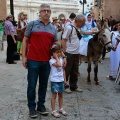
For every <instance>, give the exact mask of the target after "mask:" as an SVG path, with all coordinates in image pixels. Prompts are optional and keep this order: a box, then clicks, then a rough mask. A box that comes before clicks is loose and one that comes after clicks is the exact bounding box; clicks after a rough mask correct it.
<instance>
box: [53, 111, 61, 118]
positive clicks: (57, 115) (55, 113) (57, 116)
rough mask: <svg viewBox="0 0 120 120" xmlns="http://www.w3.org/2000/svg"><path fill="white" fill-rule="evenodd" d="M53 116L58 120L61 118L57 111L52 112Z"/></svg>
mask: <svg viewBox="0 0 120 120" xmlns="http://www.w3.org/2000/svg"><path fill="white" fill-rule="evenodd" d="M51 114H52V115H53V116H54V117H56V118H60V114H59V113H58V112H57V110H54V111H52V113H51Z"/></svg>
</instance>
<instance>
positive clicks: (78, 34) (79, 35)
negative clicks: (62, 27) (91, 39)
mask: <svg viewBox="0 0 120 120" xmlns="http://www.w3.org/2000/svg"><path fill="white" fill-rule="evenodd" d="M70 26H71V27H72V30H71V33H70V35H72V32H73V27H74V28H75V30H76V32H77V36H78V38H79V40H80V39H81V38H82V35H81V34H80V32H79V31H78V30H77V28H76V27H75V26H73V25H72V24H70ZM62 35H63V32H62ZM62 35H61V38H62ZM61 40H62V39H61ZM69 41H70V43H71V40H69Z"/></svg>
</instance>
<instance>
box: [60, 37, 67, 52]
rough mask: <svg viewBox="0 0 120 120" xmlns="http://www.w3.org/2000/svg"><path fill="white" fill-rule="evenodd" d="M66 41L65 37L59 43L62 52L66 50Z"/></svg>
mask: <svg viewBox="0 0 120 120" xmlns="http://www.w3.org/2000/svg"><path fill="white" fill-rule="evenodd" d="M66 41H67V39H64V38H63V39H62V41H61V44H62V49H63V52H64V53H65V52H66Z"/></svg>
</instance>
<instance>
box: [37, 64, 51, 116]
mask: <svg viewBox="0 0 120 120" xmlns="http://www.w3.org/2000/svg"><path fill="white" fill-rule="evenodd" d="M49 74H50V65H49V62H42V63H41V68H40V71H39V89H38V103H37V105H38V107H37V111H39V112H40V113H41V114H48V112H47V111H46V108H45V106H44V103H45V97H46V91H47V84H48V78H49Z"/></svg>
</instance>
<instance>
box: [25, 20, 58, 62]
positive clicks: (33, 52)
mask: <svg viewBox="0 0 120 120" xmlns="http://www.w3.org/2000/svg"><path fill="white" fill-rule="evenodd" d="M25 36H26V37H28V38H29V41H30V44H29V47H28V53H27V59H28V60H35V61H40V62H41V61H42V62H48V61H49V60H50V58H51V55H50V49H51V46H52V44H53V43H54V42H55V41H57V40H58V38H57V31H56V29H55V27H54V26H53V25H52V24H51V23H50V22H49V23H48V24H47V25H45V24H44V23H43V22H42V21H41V20H40V19H39V20H35V21H32V22H29V23H28V25H27V28H26V30H25Z"/></svg>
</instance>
